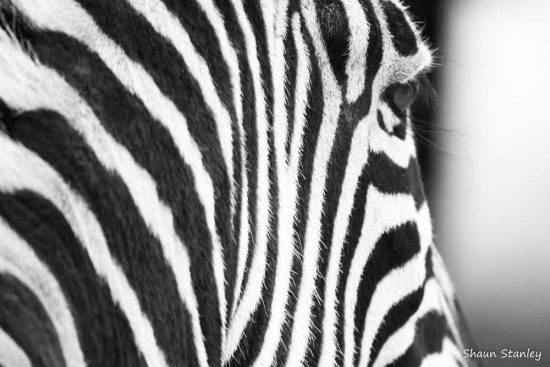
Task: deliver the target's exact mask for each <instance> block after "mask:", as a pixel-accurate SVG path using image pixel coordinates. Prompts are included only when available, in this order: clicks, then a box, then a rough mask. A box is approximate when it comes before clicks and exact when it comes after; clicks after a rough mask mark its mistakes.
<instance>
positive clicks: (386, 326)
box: [368, 249, 432, 367]
mask: <svg viewBox="0 0 550 367" xmlns="http://www.w3.org/2000/svg"><path fill="white" fill-rule="evenodd" d="M431 256H432V254H431V250H430V249H428V251H427V253H426V255H425V257H424V259H425V263H424V264H425V269H426V277H425V279H424V282H423V283H422V287H420V288H419V289H418V290H416V291H414V292H413V293H411V294H409V295H407V296H406V297H405V298H404V299H402V300H400V301H399V302H398V303H397V304H396V305H394V306H393V307H392V308H391V309H390V311H389V312H388V313H387V314H386V316H385V317H384V321H383V322H382V325H381V326H380V329H379V330H378V333H377V334H376V337H375V339H374V342H373V344H372V353H371V357H370V361H369V365H368V366H369V367H370V366H372V365H373V363H374V362H375V361H376V358H377V357H378V354H379V353H380V349H381V348H382V346H383V345H384V344H385V343H386V341H387V340H388V338H389V337H390V336H391V335H392V334H394V333H395V332H396V331H397V330H398V329H399V328H401V327H402V326H403V325H405V323H406V322H407V321H408V320H409V319H410V318H411V317H412V316H413V315H414V314H415V313H416V312H417V311H418V308H419V307H420V304H421V303H422V299H423V297H424V291H425V287H426V282H427V281H428V280H429V279H430V278H431V275H430V273H432V258H431Z"/></svg>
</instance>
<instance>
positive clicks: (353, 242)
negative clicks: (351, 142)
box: [336, 165, 369, 366]
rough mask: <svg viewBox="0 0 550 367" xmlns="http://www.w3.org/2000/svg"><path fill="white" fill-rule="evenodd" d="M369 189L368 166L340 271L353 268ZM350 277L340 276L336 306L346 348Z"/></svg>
mask: <svg viewBox="0 0 550 367" xmlns="http://www.w3.org/2000/svg"><path fill="white" fill-rule="evenodd" d="M368 188H369V169H368V165H365V167H364V168H363V171H362V172H361V176H360V177H359V181H358V184H357V188H356V190H355V195H354V197H353V202H354V205H353V209H352V211H351V214H350V219H349V223H348V230H347V234H346V238H345V241H344V246H343V248H342V255H341V261H340V269H344V270H349V269H350V268H351V262H352V260H353V254H354V252H355V248H356V247H357V243H358V242H359V237H360V236H361V228H362V226H363V220H364V217H365V209H366V205H367V191H368ZM348 275H349V272H344V273H342V274H341V275H340V278H339V282H338V284H337V288H336V299H337V300H338V304H337V305H336V314H337V315H338V324H337V328H336V340H337V344H338V345H339V346H341V347H343V346H344V324H345V322H344V298H345V290H346V283H347V278H348ZM336 365H338V366H340V365H343V355H342V353H337V354H336Z"/></svg>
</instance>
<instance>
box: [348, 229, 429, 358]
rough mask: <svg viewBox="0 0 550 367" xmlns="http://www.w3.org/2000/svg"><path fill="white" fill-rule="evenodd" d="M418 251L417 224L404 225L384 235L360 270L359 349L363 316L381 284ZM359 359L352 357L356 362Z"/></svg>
mask: <svg viewBox="0 0 550 367" xmlns="http://www.w3.org/2000/svg"><path fill="white" fill-rule="evenodd" d="M418 251H420V238H419V234H418V229H417V227H416V224H414V223H412V222H407V223H405V224H403V225H401V226H399V227H397V228H393V229H390V230H389V231H388V232H386V233H384V234H383V235H382V236H381V237H380V239H379V240H378V241H377V242H376V245H375V247H374V250H373V251H372V253H371V255H370V256H369V259H368V261H367V263H366V265H365V267H364V268H363V273H362V276H361V282H360V283H359V288H358V290H357V293H358V298H357V299H358V302H357V306H356V308H355V334H354V337H355V343H356V345H358V344H359V345H360V343H361V337H362V335H363V330H364V328H365V316H366V314H367V310H368V308H369V306H370V303H371V299H372V296H373V294H374V291H375V290H376V287H377V285H378V284H379V283H380V281H381V280H382V279H383V278H384V277H385V276H386V275H388V274H389V273H390V272H391V271H392V270H393V269H396V268H398V267H400V266H403V265H404V264H405V263H406V262H407V261H409V260H410V259H411V258H412V257H413V256H414V255H415V254H417V253H418ZM357 357H358V355H355V359H356V358H357Z"/></svg>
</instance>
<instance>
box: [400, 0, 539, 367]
mask: <svg viewBox="0 0 550 367" xmlns="http://www.w3.org/2000/svg"><path fill="white" fill-rule="evenodd" d="M405 3H407V4H408V5H409V7H410V10H411V11H412V13H413V14H414V15H415V18H416V20H418V21H419V22H420V23H422V24H424V30H425V33H426V35H427V36H428V37H429V39H430V41H431V42H432V44H433V45H434V47H436V48H437V49H438V51H437V55H438V63H439V64H440V65H441V66H440V67H439V68H438V69H436V70H435V71H434V72H433V73H432V74H431V76H430V78H431V80H432V82H433V84H434V85H435V87H436V89H437V91H438V93H439V103H438V104H436V105H432V106H431V107H426V106H417V107H416V108H415V111H414V115H415V116H416V117H417V118H418V119H419V120H421V121H418V122H417V130H418V132H417V134H418V135H420V137H419V139H418V144H419V150H420V152H419V156H420V159H421V164H422V168H423V176H424V179H425V184H426V191H427V194H428V196H429V199H430V202H431V209H432V216H433V218H434V228H435V234H436V243H437V244H438V247H439V249H440V251H441V252H442V255H443V257H444V259H445V260H446V263H447V267H448V269H449V272H450V273H451V276H452V278H453V280H454V283H455V285H456V289H457V293H458V296H459V298H460V302H461V304H462V308H463V311H464V314H465V316H466V319H467V322H468V324H469V326H470V329H471V333H472V335H473V338H474V340H475V341H476V344H477V345H476V348H477V349H479V350H488V351H496V352H497V354H499V357H500V350H501V349H503V348H508V349H514V350H525V349H526V348H531V350H533V349H534V350H542V352H543V355H542V361H539V362H536V361H534V360H528V359H485V360H483V361H482V362H483V364H484V365H485V366H487V367H492V366H504V367H507V366H519V367H523V366H550V0H523V1H513V0H457V1H441V0H408V1H405Z"/></svg>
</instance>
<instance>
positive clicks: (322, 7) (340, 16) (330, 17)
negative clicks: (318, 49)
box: [317, 0, 349, 83]
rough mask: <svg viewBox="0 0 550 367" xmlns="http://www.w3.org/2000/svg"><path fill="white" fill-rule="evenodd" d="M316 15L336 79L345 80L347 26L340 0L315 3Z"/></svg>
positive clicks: (347, 51) (322, 0) (325, 0)
mask: <svg viewBox="0 0 550 367" xmlns="http://www.w3.org/2000/svg"><path fill="white" fill-rule="evenodd" d="M317 17H318V18H319V24H320V26H321V33H322V35H323V41H324V43H325V47H326V49H327V53H328V57H329V60H330V64H331V66H332V69H333V71H334V74H335V76H336V79H337V80H338V81H339V82H340V83H342V82H343V81H344V80H345V74H346V61H347V57H348V54H349V48H348V47H349V45H348V37H349V26H348V20H347V16H346V11H345V9H344V7H343V5H342V3H341V2H340V1H337V0H321V1H319V2H318V3H317Z"/></svg>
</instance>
